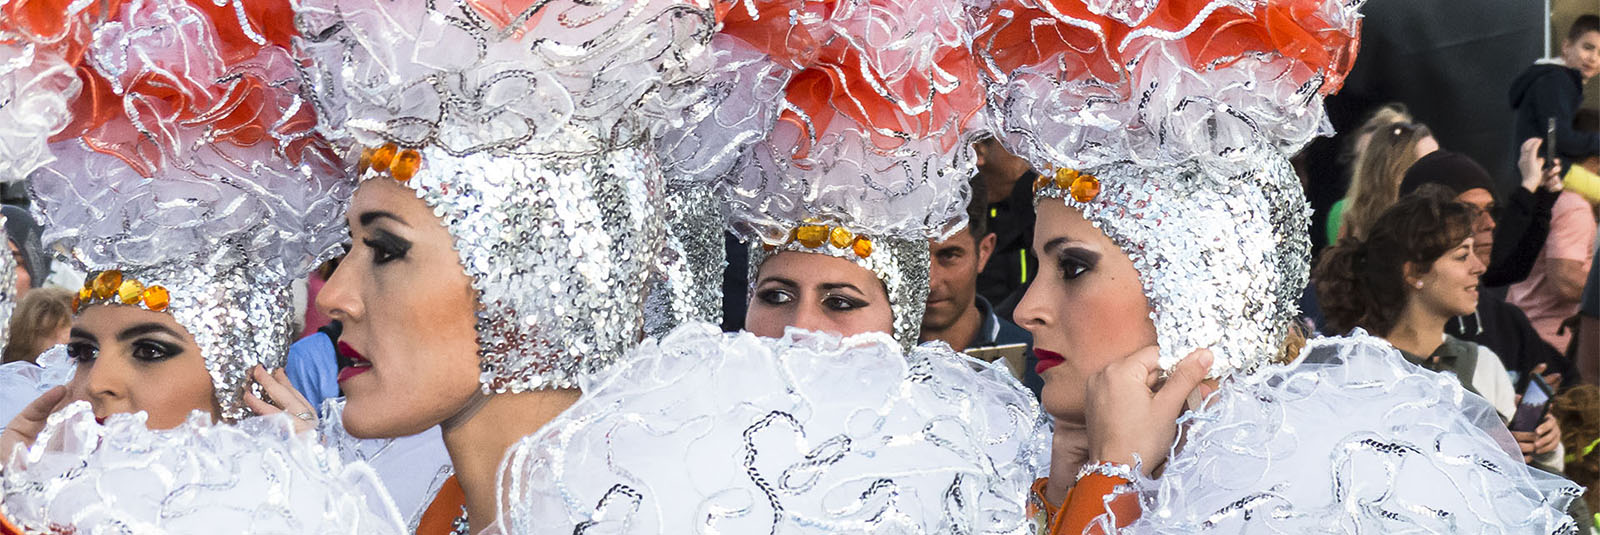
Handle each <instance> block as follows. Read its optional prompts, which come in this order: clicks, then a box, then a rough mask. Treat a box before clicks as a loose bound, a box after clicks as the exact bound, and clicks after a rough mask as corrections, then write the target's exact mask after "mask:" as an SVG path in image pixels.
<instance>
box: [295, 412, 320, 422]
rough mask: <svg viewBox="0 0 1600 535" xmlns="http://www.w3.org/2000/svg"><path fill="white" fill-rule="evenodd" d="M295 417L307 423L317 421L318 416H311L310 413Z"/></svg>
mask: <svg viewBox="0 0 1600 535" xmlns="http://www.w3.org/2000/svg"><path fill="white" fill-rule="evenodd" d="M294 417H295V418H299V419H301V420H305V421H307V422H309V421H312V420H315V419H317V416H316V415H315V414H311V413H310V412H309V411H308V412H302V413H297V414H295V415H294Z"/></svg>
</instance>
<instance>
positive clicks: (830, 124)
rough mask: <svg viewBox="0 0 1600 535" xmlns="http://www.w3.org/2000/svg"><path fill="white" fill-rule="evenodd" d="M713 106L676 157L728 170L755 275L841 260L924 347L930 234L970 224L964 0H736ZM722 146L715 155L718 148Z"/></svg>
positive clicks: (971, 99) (739, 229) (719, 52)
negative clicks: (769, 266)
mask: <svg viewBox="0 0 1600 535" xmlns="http://www.w3.org/2000/svg"><path fill="white" fill-rule="evenodd" d="M730 4H731V5H729V6H727V8H728V11H727V13H726V16H725V17H724V20H723V27H722V30H721V31H720V32H719V33H718V35H717V36H716V38H715V40H714V46H713V48H714V49H715V51H716V58H717V70H716V76H715V78H714V81H713V83H712V84H711V87H712V91H713V92H715V93H716V95H717V97H718V98H720V101H719V102H718V103H717V104H716V106H717V107H716V110H715V111H714V112H713V113H711V114H710V116H709V117H708V118H707V119H706V120H703V121H701V122H700V123H698V124H695V125H692V127H691V128H690V129H688V130H687V131H686V132H681V133H679V134H680V135H682V136H683V137H684V139H686V140H687V141H686V142H685V143H684V144H683V146H687V147H690V148H694V147H699V148H700V149H699V152H693V153H691V154H689V155H687V156H686V155H685V154H684V152H679V153H671V152H669V153H668V154H671V155H673V156H675V157H676V159H675V160H673V161H674V163H675V165H678V166H681V167H684V168H690V169H696V170H699V172H703V173H708V174H712V175H716V176H720V177H722V180H721V184H720V187H721V188H722V189H723V192H724V199H725V202H726V206H725V210H726V211H727V217H728V226H729V229H730V230H731V231H732V232H733V233H734V234H736V235H738V236H739V237H741V238H743V239H745V240H747V241H751V242H753V243H752V247H751V250H752V257H751V262H750V266H751V270H752V277H751V279H752V280H754V278H755V277H754V273H755V271H756V270H758V269H759V268H760V265H761V262H762V261H763V260H765V259H766V258H768V257H769V256H771V255H772V254H775V253H776V252H779V251H802V252H808V253H817V254H826V255H830V256H835V257H839V258H845V259H848V260H851V261H853V262H855V263H856V264H858V265H860V266H862V267H864V268H866V269H868V270H871V271H872V272H873V273H875V274H876V275H877V276H878V278H879V280H881V281H883V283H884V285H885V287H886V289H887V290H888V294H889V301H890V304H891V306H892V307H893V309H894V316H895V319H894V322H895V327H894V333H893V334H894V335H895V338H896V339H898V340H900V341H901V342H902V344H905V345H907V346H909V345H911V344H915V343H916V341H917V337H918V334H919V331H920V330H921V327H922V325H921V323H922V311H923V308H924V306H925V301H926V298H927V292H928V281H927V274H928V240H929V239H936V240H937V239H944V238H946V237H948V236H950V235H951V234H952V233H954V232H955V231H957V230H960V229H961V228H963V225H964V224H965V216H966V211H965V209H966V201H967V198H968V196H969V189H968V186H967V180H968V178H969V177H971V176H972V173H973V171H974V168H973V163H974V162H973V157H972V150H971V147H970V144H969V143H967V141H968V140H967V139H964V138H963V134H964V133H965V130H964V129H965V127H966V126H967V124H968V121H969V119H971V118H972V117H974V116H975V115H976V114H977V110H978V107H979V106H980V105H981V104H982V90H981V88H980V87H979V86H978V84H977V83H976V79H977V78H976V76H977V75H976V72H975V71H976V66H975V65H973V63H972V58H971V55H970V54H969V53H968V52H967V49H966V46H965V43H966V40H965V34H964V33H963V26H962V24H961V19H960V16H961V13H960V11H959V10H960V5H959V4H958V3H955V2H944V1H933V2H925V1H919V2H910V1H870V2H839V3H814V2H801V1H789V0H774V1H762V2H738V3H730ZM711 149H715V150H711Z"/></svg>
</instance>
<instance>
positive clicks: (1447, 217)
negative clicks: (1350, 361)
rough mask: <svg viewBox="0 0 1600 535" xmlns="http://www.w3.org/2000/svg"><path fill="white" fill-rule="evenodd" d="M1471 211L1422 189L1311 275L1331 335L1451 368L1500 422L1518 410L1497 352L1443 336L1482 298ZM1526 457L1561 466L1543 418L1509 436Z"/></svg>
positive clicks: (1557, 434) (1552, 427) (1438, 190)
mask: <svg viewBox="0 0 1600 535" xmlns="http://www.w3.org/2000/svg"><path fill="white" fill-rule="evenodd" d="M1473 212H1474V210H1473V208H1471V207H1469V206H1467V205H1465V204H1462V203H1459V202H1456V201H1455V197H1454V195H1452V194H1451V192H1450V191H1448V190H1446V189H1445V188H1443V187H1439V186H1431V185H1430V186H1427V187H1424V188H1422V189H1419V190H1418V191H1417V192H1416V193H1414V194H1412V195H1408V196H1406V197H1405V198H1403V199H1401V200H1400V201H1399V202H1396V203H1395V204H1394V206H1391V207H1390V208H1389V209H1388V210H1386V211H1384V212H1383V214H1381V215H1379V216H1378V218H1377V219H1376V220H1375V221H1373V225H1372V227H1371V233H1370V234H1369V235H1368V236H1367V237H1366V238H1364V239H1351V240H1347V241H1344V242H1341V243H1339V245H1337V246H1334V247H1333V248H1330V249H1329V250H1328V251H1326V252H1325V253H1323V257H1322V260H1321V262H1320V263H1319V264H1318V265H1317V269H1316V272H1315V274H1314V275H1313V279H1314V280H1316V281H1317V294H1318V295H1320V296H1321V297H1322V309H1323V313H1324V314H1326V316H1327V322H1328V326H1329V327H1330V328H1331V329H1332V330H1333V331H1334V332H1345V331H1349V330H1351V329H1354V328H1357V327H1360V328H1363V329H1366V330H1367V331H1368V332H1371V333H1372V334H1374V335H1377V336H1378V337H1380V338H1383V339H1384V340H1387V341H1388V342H1389V343H1390V344H1392V345H1394V347H1395V348H1396V349H1399V350H1400V352H1401V353H1402V354H1403V355H1404V356H1405V357H1406V360H1409V361H1411V362H1412V363H1415V364H1418V365H1421V366H1423V367H1426V368H1429V369H1432V370H1435V371H1439V372H1449V373H1453V374H1455V376H1456V377H1457V378H1458V379H1460V381H1461V384H1462V386H1463V387H1466V389H1467V390H1469V391H1472V392H1475V393H1477V394H1478V395H1480V396H1483V397H1484V398H1485V399H1487V400H1489V402H1490V403H1491V404H1493V405H1494V407H1495V410H1496V411H1498V412H1499V413H1500V417H1501V418H1502V419H1506V420H1509V419H1510V418H1511V416H1512V415H1513V414H1514V413H1515V412H1516V405H1517V399H1516V392H1515V391H1514V389H1513V387H1512V385H1511V377H1510V375H1509V374H1507V373H1506V369H1505V366H1504V365H1503V364H1502V363H1501V362H1500V358H1499V357H1498V356H1496V355H1495V354H1494V352H1493V351H1491V350H1489V349H1488V348H1486V347H1483V346H1480V345H1478V344H1475V343H1472V342H1468V341H1465V340H1461V339H1459V338H1455V337H1452V336H1450V335H1447V334H1445V332H1444V328H1445V323H1447V322H1449V321H1450V319H1451V318H1454V317H1456V316H1464V315H1467V314H1471V313H1472V312H1473V310H1475V308H1476V307H1477V304H1478V285H1479V282H1478V277H1479V276H1480V275H1482V274H1483V272H1484V269H1485V268H1484V265H1483V262H1482V261H1481V260H1479V259H1478V256H1477V255H1474V254H1473V252H1472V245H1473V242H1472V233H1473V216H1474V213H1473ZM1513 435H1514V436H1515V437H1516V438H1517V442H1518V443H1519V445H1521V446H1522V451H1523V455H1524V460H1528V461H1537V462H1538V464H1541V465H1544V466H1549V467H1552V468H1555V469H1556V470H1559V469H1560V467H1561V450H1560V448H1559V446H1560V440H1561V430H1560V428H1559V426H1557V425H1556V423H1555V420H1554V419H1553V418H1551V417H1549V416H1546V418H1545V421H1544V422H1542V423H1540V425H1539V427H1538V429H1537V431H1535V432H1531V433H1513Z"/></svg>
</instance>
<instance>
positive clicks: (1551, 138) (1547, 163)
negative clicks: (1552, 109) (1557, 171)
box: [1544, 117, 1556, 169]
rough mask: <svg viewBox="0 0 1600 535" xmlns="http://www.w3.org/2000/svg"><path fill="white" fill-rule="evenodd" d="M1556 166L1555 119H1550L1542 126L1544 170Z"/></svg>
mask: <svg viewBox="0 0 1600 535" xmlns="http://www.w3.org/2000/svg"><path fill="white" fill-rule="evenodd" d="M1555 166H1556V118H1555V117H1551V118H1550V119H1549V120H1548V121H1546V122H1545V126H1544V168H1545V169H1549V168H1551V167H1555Z"/></svg>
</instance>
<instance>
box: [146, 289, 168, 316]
mask: <svg viewBox="0 0 1600 535" xmlns="http://www.w3.org/2000/svg"><path fill="white" fill-rule="evenodd" d="M170 297H171V296H170V295H168V294H167V289H166V288H163V287H161V286H151V287H149V288H145V289H144V307H145V308H148V309H150V310H154V311H156V312H160V311H163V310H166V309H167V303H168V299H169V298H170Z"/></svg>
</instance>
